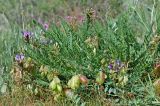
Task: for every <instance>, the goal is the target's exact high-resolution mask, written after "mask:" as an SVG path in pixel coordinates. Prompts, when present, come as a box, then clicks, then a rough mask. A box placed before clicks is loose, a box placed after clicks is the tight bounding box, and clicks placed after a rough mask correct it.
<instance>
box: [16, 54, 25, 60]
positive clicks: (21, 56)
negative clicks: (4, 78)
mask: <svg viewBox="0 0 160 106" xmlns="http://www.w3.org/2000/svg"><path fill="white" fill-rule="evenodd" d="M23 59H24V55H23V54H17V55H16V56H15V60H16V61H17V62H21V61H22V60H23Z"/></svg>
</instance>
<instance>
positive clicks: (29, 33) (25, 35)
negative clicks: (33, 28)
mask: <svg viewBox="0 0 160 106" xmlns="http://www.w3.org/2000/svg"><path fill="white" fill-rule="evenodd" d="M22 34H23V37H24V39H25V40H26V41H27V42H29V39H30V38H31V35H32V33H31V32H29V31H22Z"/></svg>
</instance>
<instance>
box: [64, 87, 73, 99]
mask: <svg viewBox="0 0 160 106" xmlns="http://www.w3.org/2000/svg"><path fill="white" fill-rule="evenodd" d="M64 95H65V96H66V97H68V98H72V97H73V96H74V93H73V91H72V90H71V89H69V88H66V89H64Z"/></svg>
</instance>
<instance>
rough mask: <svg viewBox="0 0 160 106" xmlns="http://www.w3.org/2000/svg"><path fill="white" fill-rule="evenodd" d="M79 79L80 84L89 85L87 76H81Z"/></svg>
mask: <svg viewBox="0 0 160 106" xmlns="http://www.w3.org/2000/svg"><path fill="white" fill-rule="evenodd" d="M79 79H80V82H81V83H82V84H84V85H87V84H88V79H87V77H86V76H84V75H80V77H79Z"/></svg>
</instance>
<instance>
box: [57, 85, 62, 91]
mask: <svg viewBox="0 0 160 106" xmlns="http://www.w3.org/2000/svg"><path fill="white" fill-rule="evenodd" d="M57 91H58V92H62V86H61V85H60V84H58V85H57Z"/></svg>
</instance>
